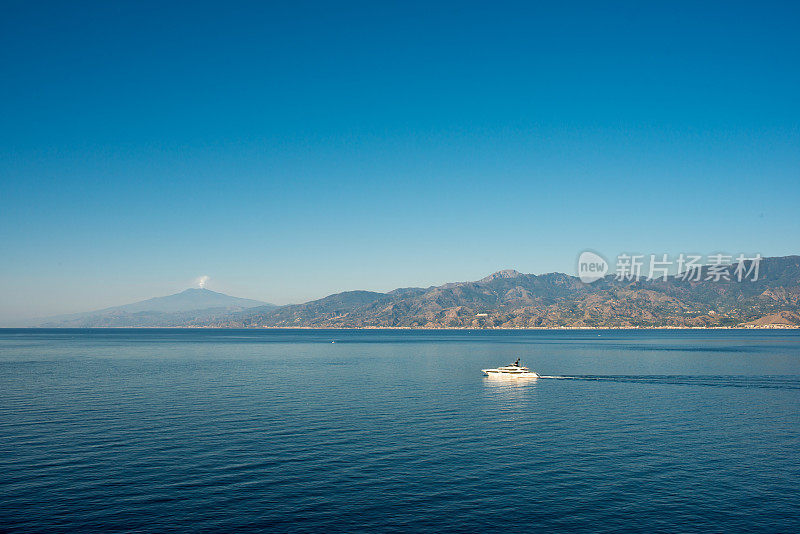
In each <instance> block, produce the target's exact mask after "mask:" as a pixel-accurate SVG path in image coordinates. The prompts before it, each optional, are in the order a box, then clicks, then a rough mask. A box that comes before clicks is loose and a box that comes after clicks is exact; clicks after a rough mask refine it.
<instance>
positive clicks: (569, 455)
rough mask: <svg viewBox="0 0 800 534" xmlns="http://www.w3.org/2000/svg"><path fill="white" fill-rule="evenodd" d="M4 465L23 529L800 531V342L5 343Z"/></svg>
mask: <svg viewBox="0 0 800 534" xmlns="http://www.w3.org/2000/svg"><path fill="white" fill-rule="evenodd" d="M332 341H335V343H332ZM517 357H521V358H522V360H523V363H525V364H528V365H529V366H530V367H531V368H532V369H534V370H536V371H538V372H539V373H541V374H544V375H548V376H551V377H559V378H542V379H539V380H517V381H502V380H501V381H497V380H490V379H485V378H483V377H482V375H481V373H480V369H481V368H482V367H488V366H495V365H499V364H506V363H509V362H511V361H513V360H514V359H515V358H517ZM0 452H1V453H2V454H0V530H2V531H10V532H41V531H62V532H75V531H83V532H85V531H100V530H117V531H118V530H127V531H137V532H164V531H167V530H173V529H175V530H183V531H208V532H229V531H232V530H235V529H238V530H266V531H276V532H357V531H376V532H412V531H424V532H445V531H448V532H457V531H460V532H476V531H496V532H529V531H532V530H536V531H539V532H555V531H561V532H623V531H629V532H636V531H639V532H735V531H748V532H800V332H777V331H776V332H739V331H735V332H734V331H706V332H703V331H688V332H679V331H625V332H607V331H599V332H595V331H581V332H574V331H563V332H490V331H477V332H401V331H352V332H351V331H324V330H315V331H251V330H250V331H245V330H217V331H214V330H199V331H198V330H0Z"/></svg>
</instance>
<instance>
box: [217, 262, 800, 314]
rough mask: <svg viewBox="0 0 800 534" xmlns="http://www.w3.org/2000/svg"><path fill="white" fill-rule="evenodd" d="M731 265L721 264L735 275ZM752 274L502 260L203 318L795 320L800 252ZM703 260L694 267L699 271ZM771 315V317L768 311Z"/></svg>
mask: <svg viewBox="0 0 800 534" xmlns="http://www.w3.org/2000/svg"><path fill="white" fill-rule="evenodd" d="M732 269H733V266H731V267H730V269H729V271H727V273H728V275H731V277H732V278H733V279H734V280H735V277H733V276H732V275H733V272H732ZM760 270H761V277H760V278H759V280H757V281H755V282H752V281H748V280H745V281H742V282H736V281H724V280H723V281H720V282H714V281H707V280H702V279H701V280H700V281H684V280H681V279H679V278H678V277H676V276H671V277H668V278H667V280H666V281H662V280H661V279H656V280H647V279H640V280H635V281H618V280H616V279H615V278H614V276H613V275H608V276H606V277H604V278H602V279H600V280H598V281H596V282H594V283H591V284H586V283H583V282H581V281H580V280H579V279H578V278H577V277H574V276H570V275H567V274H563V273H548V274H542V275H533V274H523V273H519V272H518V271H514V270H510V269H506V270H503V271H497V272H496V273H493V274H491V275H489V276H486V277H484V278H482V279H480V280H477V281H474V282H454V283H447V284H443V285H441V286H431V287H429V288H405V289H403V290H399V289H397V290H393V291H389V292H386V293H379V292H371V291H348V292H343V293H336V294H333V295H329V296H327V297H324V298H322V299H318V300H314V301H310V302H307V303H304V304H295V305H289V306H281V307H278V308H274V309H270V310H264V309H259V308H253V309H250V310H246V311H244V312H241V313H237V314H233V315H232V316H231V317H229V318H227V320H226V321H223V322H217V323H212V324H209V326H238V327H272V328H292V327H302V328H642V327H652V328H659V327H661V328H704V327H733V326H741V327H769V326H775V327H779V326H781V327H785V326H800V320H797V321H796V322H793V321H795V318H796V317H798V315H797V314H798V312H800V256H784V257H776V258H764V259H763V260H762V263H761V266H760ZM707 273H708V268H707V267H704V268H701V270H700V271H699V274H700V276H701V278H704V277H705V276H706V274H707ZM769 317H774V318H775V320H774V321H771V320H769Z"/></svg>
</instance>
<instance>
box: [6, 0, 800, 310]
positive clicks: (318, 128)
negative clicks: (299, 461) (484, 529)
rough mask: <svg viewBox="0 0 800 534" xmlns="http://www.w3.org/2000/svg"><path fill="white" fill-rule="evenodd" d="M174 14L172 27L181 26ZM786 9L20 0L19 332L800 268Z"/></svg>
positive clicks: (781, 5) (9, 303) (14, 142)
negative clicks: (587, 258)
mask: <svg viewBox="0 0 800 534" xmlns="http://www.w3.org/2000/svg"><path fill="white" fill-rule="evenodd" d="M163 4H168V5H163ZM798 23H800V4H797V3H794V2H775V3H773V2H758V3H756V2H731V1H726V2H677V1H670V2H607V3H598V2H586V3H583V2H547V3H545V2H453V3H449V2H436V3H433V2H409V1H402V2H359V3H350V2H336V3H334V2H325V3H314V2H283V3H277V2H250V3H249V2H225V3H220V2H213V3H211V2H201V1H193V2H174V3H160V2H159V3H155V2H154V3H148V2H138V1H137V2H122V1H121V2H97V3H92V2H78V3H65V2H52V3H47V2H37V3H32V2H23V1H10V2H8V1H7V2H4V8H3V16H2V17H0V69H1V71H0V72H2V83H0V321H6V322H7V321H13V320H14V319H20V318H24V317H25V318H27V317H35V316H46V315H52V314H60V313H69V312H77V311H87V310H92V309H98V308H102V307H106V306H112V305H117V304H124V303H128V302H132V301H136V300H141V299H145V298H149V297H153V296H158V295H166V294H170V293H174V292H177V291H180V290H182V289H185V288H187V287H191V286H193V285H194V286H196V285H197V284H198V281H199V280H200V277H201V276H206V277H208V278H207V279H206V282H205V286H206V287H208V288H210V289H213V290H217V291H222V292H225V293H229V294H233V295H236V296H242V297H249V298H256V299H261V300H264V301H268V302H273V303H277V304H285V303H292V302H303V301H307V300H310V299H314V298H319V297H322V296H325V295H327V294H330V293H334V292H338V291H344V290H352V289H368V290H376V291H386V290H391V289H393V288H396V287H407V286H428V285H434V284H442V283H445V282H451V281H462V280H475V279H479V278H481V277H483V276H485V275H487V274H489V273H491V272H493V271H497V270H499V269H505V268H514V269H517V270H519V271H522V272H527V273H546V272H553V271H559V272H567V273H570V274H574V272H575V263H576V259H577V257H578V255H579V254H580V252H582V251H584V250H587V249H589V250H594V251H597V252H600V253H601V254H603V255H605V256H606V257H613V256H614V255H616V254H619V253H620V252H633V253H636V252H639V253H645V254H648V253H659V254H660V253H669V254H678V253H681V252H685V253H700V254H712V253H717V252H727V253H730V254H738V253H740V252H742V253H748V254H753V253H760V254H762V255H764V256H783V255H789V254H798V253H800V217H798V206H800V68H798V66H800V32H798V31H797V26H798Z"/></svg>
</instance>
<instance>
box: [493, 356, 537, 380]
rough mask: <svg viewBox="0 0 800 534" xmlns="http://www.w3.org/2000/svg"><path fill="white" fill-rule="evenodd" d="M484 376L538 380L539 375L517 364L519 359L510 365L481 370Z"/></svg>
mask: <svg viewBox="0 0 800 534" xmlns="http://www.w3.org/2000/svg"><path fill="white" fill-rule="evenodd" d="M481 371H483V374H484V375H486V376H493V377H494V376H501V377H512V376H513V377H523V378H539V375H538V374H537V373H535V372H533V371H531V370H530V369H528V368H527V367H523V366H522V365H520V364H519V358H517V361H515V362H514V363H512V364H511V365H504V366H503V367H497V368H495V369H481Z"/></svg>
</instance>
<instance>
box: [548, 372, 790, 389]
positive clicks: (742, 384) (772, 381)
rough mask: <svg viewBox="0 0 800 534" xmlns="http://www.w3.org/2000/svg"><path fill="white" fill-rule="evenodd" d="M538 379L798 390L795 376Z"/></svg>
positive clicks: (614, 376) (564, 377)
mask: <svg viewBox="0 0 800 534" xmlns="http://www.w3.org/2000/svg"><path fill="white" fill-rule="evenodd" d="M539 378H542V379H551V380H590V381H595V382H621V383H637V384H663V385H679V386H708V387H738V388H760V389H800V376H796V375H780V376H777V375H770V376H750V375H721V376H714V375H574V376H562V375H540V376H539Z"/></svg>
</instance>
